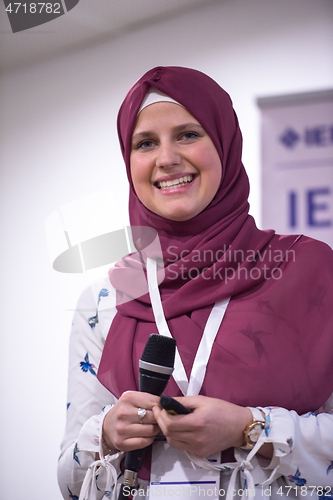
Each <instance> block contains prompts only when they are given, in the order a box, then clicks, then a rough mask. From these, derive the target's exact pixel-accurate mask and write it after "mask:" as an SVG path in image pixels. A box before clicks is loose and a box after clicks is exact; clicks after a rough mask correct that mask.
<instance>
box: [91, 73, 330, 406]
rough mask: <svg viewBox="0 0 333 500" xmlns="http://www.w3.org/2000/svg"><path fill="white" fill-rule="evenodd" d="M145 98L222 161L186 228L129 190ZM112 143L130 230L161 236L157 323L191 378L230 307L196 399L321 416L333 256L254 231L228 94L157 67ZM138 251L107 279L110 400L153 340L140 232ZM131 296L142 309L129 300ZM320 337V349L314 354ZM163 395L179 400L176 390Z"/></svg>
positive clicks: (133, 377) (311, 244) (103, 370)
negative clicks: (170, 107)
mask: <svg viewBox="0 0 333 500" xmlns="http://www.w3.org/2000/svg"><path fill="white" fill-rule="evenodd" d="M151 87H153V88H155V89H158V90H159V91H161V92H163V93H164V94H166V95H168V96H169V97H171V98H172V99H174V100H175V101H177V102H178V103H180V104H182V105H183V106H184V107H185V108H186V109H187V110H188V111H189V113H191V114H192V115H193V116H194V118H195V119H196V120H198V121H199V122H200V124H201V125H202V126H203V127H204V129H205V130H206V132H207V133H208V134H209V136H210V138H211V139H212V141H213V143H214V145H215V147H216V150H217V152H218V154H219V156H220V159H221V163H222V180H221V184H220V186H219V187H218V190H217V193H216V195H215V197H214V199H213V200H212V201H211V203H210V204H209V205H208V206H207V207H206V208H205V209H204V210H203V211H202V212H201V213H200V214H199V215H197V216H196V217H194V218H193V219H191V220H189V221H184V222H174V221H171V220H168V219H165V218H163V217H161V216H159V215H157V214H155V213H153V212H151V211H150V210H148V209H147V208H146V207H145V206H144V205H143V204H142V203H141V201H140V200H139V199H138V197H137V195H136V193H135V190H134V188H133V184H132V180H131V175H130V152H131V138H132V134H133V130H134V128H135V124H136V119H137V114H138V111H139V109H140V105H141V103H142V101H143V99H144V97H145V96H146V94H147V92H148V90H149V89H150V88H151ZM118 133H119V139H120V144H121V148H122V152H123V156H124V159H125V164H126V168H127V174H128V179H129V184H130V198H129V213H130V222H131V225H132V226H139V227H150V228H154V229H155V230H156V231H157V233H158V236H159V241H160V243H161V247H162V252H163V261H164V273H165V276H164V279H163V281H162V283H161V284H160V287H159V289H160V294H161V298H162V304H163V309H164V314H165V317H166V319H167V321H168V325H169V328H170V331H171V333H172V335H173V337H174V338H175V339H176V341H177V346H178V349H179V351H180V355H181V358H182V360H183V363H184V366H185V370H186V372H187V375H188V376H189V374H190V371H191V367H192V363H193V360H194V356H195V353H196V350H197V347H198V345H199V342H200V339H201V335H202V332H203V329H204V326H205V324H206V321H207V318H208V315H209V312H210V311H211V309H212V307H213V305H214V303H216V302H217V301H219V300H221V299H223V298H226V297H232V299H231V301H230V303H229V305H228V308H227V311H226V315H225V317H224V319H223V323H222V325H221V327H220V330H219V332H218V335H217V338H216V341H215V343H214V346H213V349H212V353H211V357H210V359H209V362H208V367H207V372H206V377H205V380H204V382H203V386H202V389H201V394H203V395H207V396H211V397H218V398H221V399H225V400H227V401H231V402H233V403H235V404H240V405H244V406H247V405H250V406H259V405H262V406H269V405H276V406H283V407H285V408H288V409H294V410H296V411H298V412H300V413H302V412H305V411H309V410H312V411H314V410H315V409H317V408H318V407H319V406H320V405H321V404H323V403H324V401H325V400H326V399H327V398H328V397H329V395H330V394H331V392H332V391H333V370H332V368H331V367H332V366H333V334H332V333H333V332H332V330H333V316H332V309H333V308H332V307H331V306H330V299H329V297H332V292H333V258H332V251H331V250H330V249H329V248H328V247H327V246H325V245H324V244H322V243H319V242H316V241H314V240H310V239H309V238H306V237H296V236H279V235H276V234H275V232H274V231H261V230H259V229H258V228H257V227H256V225H255V223H254V220H253V218H252V217H251V216H250V215H249V214H248V209H249V205H248V201H247V200H248V194H249V183H248V177H247V175H246V172H245V169H244V167H243V165H242V162H241V153H242V137H241V132H240V129H239V125H238V121H237V117H236V115H235V112H234V110H233V107H232V103H231V100H230V97H229V96H228V94H227V93H226V92H225V91H224V90H223V89H222V88H221V87H220V86H219V85H218V84H217V83H216V82H215V81H213V80H212V79H211V78H209V77H208V76H207V75H205V74H203V73H201V72H199V71H196V70H193V69H187V68H182V67H157V68H153V69H152V70H150V71H148V72H147V73H146V74H145V75H143V77H142V78H140V80H138V81H137V82H136V83H135V84H134V85H133V87H132V88H131V89H130V91H129V92H128V94H127V96H126V98H125V100H124V102H123V104H122V106H121V108H120V111H119V115H118ZM134 240H135V242H136V245H137V249H138V253H137V254H134V255H129V256H127V257H125V258H124V259H123V260H122V261H120V262H118V263H117V265H116V266H115V267H114V268H112V269H111V270H110V273H109V275H110V281H111V283H112V285H113V286H114V287H115V288H116V290H117V298H118V305H117V311H118V312H117V314H116V316H115V318H114V320H113V322H112V325H111V328H110V331H109V334H108V337H107V339H106V344H105V347H104V351H103V355H102V359H101V363H100V367H99V371H98V378H99V380H100V381H101V382H102V384H103V385H105V386H106V387H107V388H108V389H109V390H110V391H111V392H112V393H113V394H114V395H115V396H117V397H119V396H120V395H121V394H122V392H124V391H125V390H137V388H138V382H137V380H138V360H139V358H140V357H141V354H142V351H143V349H144V346H145V344H146V341H147V339H148V337H149V335H150V334H151V333H157V327H156V324H155V321H154V316H153V312H152V308H151V304H150V298H149V295H148V293H147V287H146V282H145V280H144V282H143V281H142V277H144V272H143V271H142V264H143V266H144V264H145V262H144V256H143V254H142V253H141V249H142V238H140V229H138V230H137V233H135V235H134ZM317 262H319V263H320V265H318V264H317ZM322 262H326V263H328V264H329V265H327V266H323V265H322ZM193 268H195V269H196V270H197V271H195V273H194V271H193ZM196 274H198V276H197V277H196ZM193 278H194V279H193ZM133 288H135V289H136V292H135V293H136V296H137V298H134V299H133V300H128V297H130V296H131V295H132V296H133ZM140 289H141V292H142V295H141V296H138V290H140ZM139 294H140V292H139ZM312 298H313V300H312ZM315 335H318V336H319V337H320V340H319V342H318V344H316V346H315V347H314V341H315V339H316V337H315ZM129 360H131V362H129ZM166 393H168V394H170V395H172V396H177V395H181V394H180V391H179V389H178V386H177V385H176V383H175V382H174V380H173V379H171V380H170V382H169V384H168V387H167V390H166Z"/></svg>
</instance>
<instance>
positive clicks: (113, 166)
mask: <svg viewBox="0 0 333 500" xmlns="http://www.w3.org/2000/svg"><path fill="white" fill-rule="evenodd" d="M77 8H79V6H78V7H77ZM332 19H333V3H332V1H331V0H275V1H273V0H227V1H226V2H221V3H220V4H216V5H211V6H208V7H207V8H205V9H204V10H201V11H197V12H193V13H191V12H189V13H188V14H187V15H185V16H183V17H180V18H179V19H176V20H172V21H167V22H163V23H161V24H159V25H155V26H151V27H150V28H149V29H145V30H144V31H141V32H135V33H133V34H131V35H129V36H127V37H126V38H122V39H118V40H116V41H112V42H110V43H104V44H103V45H100V46H94V47H91V48H90V49H86V50H84V51H78V52H76V53H71V54H66V55H64V56H63V57H61V58H58V59H56V60H51V61H49V62H48V63H43V64H41V65H40V66H37V65H36V66H34V67H31V68H30V69H28V70H27V69H25V70H24V71H23V70H22V71H20V72H16V73H12V74H8V75H3V76H2V79H1V97H2V105H1V107H2V119H1V122H2V129H3V130H2V141H3V144H2V152H1V197H0V203H1V215H0V217H1V242H2V245H1V253H2V258H1V281H2V287H1V288H2V289H1V304H2V315H1V316H2V318H1V319H2V321H1V324H2V332H3V334H2V335H1V361H2V380H3V384H2V391H3V394H2V396H1V401H2V402H3V403H2V411H1V424H2V425H1V430H2V435H1V451H0V456H1V476H2V478H3V479H2V481H3V485H2V494H1V496H2V498H4V499H6V500H16V499H17V498H21V497H22V498H25V499H26V500H42V499H43V500H44V498H47V499H48V500H60V498H61V495H60V493H59V492H58V487H57V484H56V472H55V470H56V462H57V455H58V448H59V442H60V440H61V436H62V432H63V428H64V421H65V405H66V369H67V343H68V335H69V325H70V320H69V317H70V315H71V313H68V312H67V313H66V311H65V310H66V308H67V309H68V308H69V307H71V306H68V304H69V302H68V300H67V298H66V299H64V297H65V292H64V289H65V287H67V288H68V283H69V281H68V277H67V278H66V277H65V276H64V275H61V274H59V273H56V272H55V271H53V269H52V266H51V262H50V258H49V254H48V249H47V243H46V237H45V229H44V225H45V221H46V219H47V218H48V216H49V215H50V214H51V213H52V212H53V211H55V210H57V209H59V207H61V206H62V205H64V204H66V203H69V202H71V201H73V200H76V199H77V198H79V197H82V196H88V195H91V194H94V193H96V192H98V191H100V190H102V189H105V188H106V187H108V186H109V187H110V189H111V191H112V193H113V197H114V200H115V204H116V205H117V206H118V205H119V214H120V215H119V214H118V213H114V212H112V213H100V211H99V210H98V207H97V209H96V211H97V214H96V218H97V219H98V220H100V219H101V218H102V219H105V220H106V222H105V224H106V225H107V224H108V223H109V221H111V222H110V223H112V221H115V220H116V219H117V218H118V217H125V215H124V214H126V203H127V186H126V179H125V175H124V169H123V166H122V160H121V156H120V153H119V150H118V144H117V138H116V128H115V121H116V113H117V109H118V107H119V104H120V103H121V101H122V98H123V97H124V95H125V92H126V91H127V90H128V88H129V86H130V85H131V84H132V83H133V82H134V81H135V80H136V79H137V78H138V77H140V76H141V75H142V74H143V72H144V71H146V70H148V69H149V68H150V67H153V66H155V65H183V66H189V67H193V68H197V69H199V70H202V71H204V72H207V73H208V74H209V75H210V76H212V77H213V78H215V79H216V80H217V81H218V82H219V83H220V84H221V85H222V86H223V87H224V88H225V89H226V90H227V91H228V92H229V93H230V94H231V96H232V98H233V101H234V105H235V108H236V111H237V113H238V116H239V119H240V124H241V127H242V130H243V135H244V156H243V159H244V163H245V166H246V167H247V170H248V172H249V175H250V180H251V183H252V191H251V200H250V201H251V211H252V213H253V214H254V215H255V216H256V217H257V218H260V203H259V202H260V185H259V172H260V170H259V160H260V158H259V157H260V153H259V113H258V110H257V108H256V105H255V99H256V97H258V96H266V95H275V94H283V93H292V92H301V91H309V90H311V91H312V90H319V89H325V88H329V87H332V86H333V68H332V53H333V29H332ZM20 36H29V35H28V34H26V35H24V34H21V35H20ZM59 36H60V34H59ZM121 214H123V215H121ZM96 224H97V222H96ZM93 226H94V223H92V229H91V231H92V232H93ZM76 281H77V280H76V278H75V279H74V281H73V279H70V286H72V285H73V286H74V285H75V283H76ZM79 281H80V280H79ZM84 281H85V280H81V281H80V286H81V284H83V282H84ZM64 285H65V286H64ZM71 289H72V288H71Z"/></svg>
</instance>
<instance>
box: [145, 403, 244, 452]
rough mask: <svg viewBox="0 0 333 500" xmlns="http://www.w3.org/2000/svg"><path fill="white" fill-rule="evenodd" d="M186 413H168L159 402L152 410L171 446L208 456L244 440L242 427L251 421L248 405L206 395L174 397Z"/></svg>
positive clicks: (237, 445)
mask: <svg viewBox="0 0 333 500" xmlns="http://www.w3.org/2000/svg"><path fill="white" fill-rule="evenodd" d="M175 399H177V401H179V402H180V403H182V404H183V405H184V406H186V407H187V408H191V409H193V410H194V411H193V413H190V414H188V415H169V414H168V413H167V412H166V411H165V410H162V409H161V408H160V407H158V406H154V407H153V414H154V417H155V419H156V422H157V423H158V425H159V427H160V429H161V430H162V432H163V434H164V435H165V437H166V438H167V441H168V443H169V444H170V446H172V447H174V448H178V449H180V450H186V451H189V452H191V453H195V454H196V455H198V456H200V457H208V456H209V455H212V454H213V453H216V452H219V451H223V450H226V449H227V448H230V447H239V446H242V445H243V444H244V429H245V428H246V427H247V426H248V425H249V424H251V423H252V412H251V410H249V408H245V407H243V406H237V405H234V404H232V403H228V402H227V401H223V400H221V399H215V398H208V397H206V396H187V397H183V398H175Z"/></svg>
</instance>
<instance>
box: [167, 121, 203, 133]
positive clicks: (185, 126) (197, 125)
mask: <svg viewBox="0 0 333 500" xmlns="http://www.w3.org/2000/svg"><path fill="white" fill-rule="evenodd" d="M191 128H192V129H195V128H196V129H200V130H204V128H203V127H202V126H201V125H200V123H192V122H189V123H184V124H181V125H177V126H176V127H173V130H174V131H175V132H182V131H183V130H188V129H191Z"/></svg>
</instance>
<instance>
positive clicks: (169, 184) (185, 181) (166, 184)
mask: <svg viewBox="0 0 333 500" xmlns="http://www.w3.org/2000/svg"><path fill="white" fill-rule="evenodd" d="M193 179H194V176H193V175H192V174H190V175H185V176H184V177H180V178H179V179H174V180H172V181H162V182H157V183H156V185H157V187H158V188H159V189H168V188H170V187H173V186H180V187H181V186H182V185H183V186H185V185H186V184H188V183H189V182H192V181H193Z"/></svg>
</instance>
